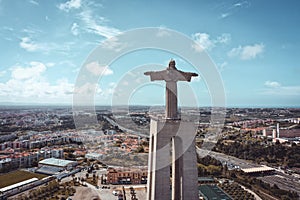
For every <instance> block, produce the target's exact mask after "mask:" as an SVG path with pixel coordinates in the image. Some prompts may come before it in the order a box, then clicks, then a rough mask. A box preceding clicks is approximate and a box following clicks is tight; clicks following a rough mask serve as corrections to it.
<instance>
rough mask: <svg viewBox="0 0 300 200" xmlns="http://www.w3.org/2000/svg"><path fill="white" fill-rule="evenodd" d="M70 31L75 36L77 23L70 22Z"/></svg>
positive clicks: (77, 28)
mask: <svg viewBox="0 0 300 200" xmlns="http://www.w3.org/2000/svg"><path fill="white" fill-rule="evenodd" d="M71 33H72V34H73V35H75V36H77V35H78V34H79V26H78V24H77V23H73V24H72V27H71Z"/></svg>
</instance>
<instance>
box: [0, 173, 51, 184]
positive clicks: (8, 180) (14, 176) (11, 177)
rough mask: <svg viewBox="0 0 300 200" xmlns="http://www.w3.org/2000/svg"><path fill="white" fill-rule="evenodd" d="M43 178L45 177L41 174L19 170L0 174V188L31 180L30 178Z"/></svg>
mask: <svg viewBox="0 0 300 200" xmlns="http://www.w3.org/2000/svg"><path fill="white" fill-rule="evenodd" d="M44 177H47V176H46V175H42V174H35V173H32V172H27V171H21V170H17V171H13V172H10V173H7V174H2V175H0V188H3V187H6V186H9V185H12V184H15V183H18V182H21V181H25V180H27V179H31V178H38V179H42V178H44Z"/></svg>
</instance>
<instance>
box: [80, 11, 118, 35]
mask: <svg viewBox="0 0 300 200" xmlns="http://www.w3.org/2000/svg"><path fill="white" fill-rule="evenodd" d="M79 19H81V20H82V21H83V22H84V24H85V30H86V31H87V32H90V33H95V34H97V35H101V36H103V37H106V38H111V37H113V36H115V35H118V34H120V33H121V31H120V30H118V29H116V28H113V27H108V26H105V25H103V24H101V23H103V22H104V21H105V19H104V18H98V19H97V18H95V16H93V13H92V11H91V10H90V9H88V8H87V9H85V10H84V11H82V12H81V13H80V14H79ZM96 19H97V20H96ZM99 22H100V23H99Z"/></svg>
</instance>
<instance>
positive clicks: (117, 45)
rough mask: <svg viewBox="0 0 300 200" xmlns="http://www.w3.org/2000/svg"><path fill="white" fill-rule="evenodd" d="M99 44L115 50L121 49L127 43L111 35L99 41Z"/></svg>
mask: <svg viewBox="0 0 300 200" xmlns="http://www.w3.org/2000/svg"><path fill="white" fill-rule="evenodd" d="M101 46H102V47H103V48H105V49H109V50H114V51H116V52H119V51H121V50H122V49H124V48H126V47H127V43H124V42H119V40H118V38H117V37H111V38H108V39H106V40H103V41H101Z"/></svg>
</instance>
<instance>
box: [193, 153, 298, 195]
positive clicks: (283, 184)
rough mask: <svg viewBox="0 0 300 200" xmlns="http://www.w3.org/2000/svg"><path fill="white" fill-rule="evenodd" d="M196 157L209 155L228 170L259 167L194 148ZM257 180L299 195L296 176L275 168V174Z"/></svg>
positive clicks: (247, 161)
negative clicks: (225, 165)
mask: <svg viewBox="0 0 300 200" xmlns="http://www.w3.org/2000/svg"><path fill="white" fill-rule="evenodd" d="M196 151H197V154H198V155H210V156H212V157H213V158H215V159H217V160H219V161H220V162H222V164H227V166H228V169H239V168H251V167H260V166H261V165H258V164H255V163H253V162H252V161H249V160H243V159H239V158H236V157H233V156H229V155H226V154H223V153H219V152H215V151H206V150H202V149H200V148H198V147H196ZM258 179H260V180H262V181H264V182H266V183H269V184H271V185H274V184H276V185H277V186H278V187H279V188H280V189H283V190H287V191H289V190H291V191H295V192H297V193H298V194H299V195H300V178H299V176H298V175H296V174H292V175H290V174H287V173H285V172H284V171H283V170H280V169H276V168H275V174H273V175H268V176H262V177H258Z"/></svg>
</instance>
